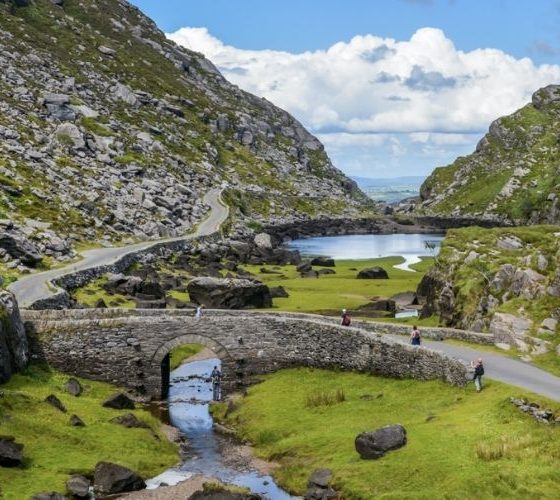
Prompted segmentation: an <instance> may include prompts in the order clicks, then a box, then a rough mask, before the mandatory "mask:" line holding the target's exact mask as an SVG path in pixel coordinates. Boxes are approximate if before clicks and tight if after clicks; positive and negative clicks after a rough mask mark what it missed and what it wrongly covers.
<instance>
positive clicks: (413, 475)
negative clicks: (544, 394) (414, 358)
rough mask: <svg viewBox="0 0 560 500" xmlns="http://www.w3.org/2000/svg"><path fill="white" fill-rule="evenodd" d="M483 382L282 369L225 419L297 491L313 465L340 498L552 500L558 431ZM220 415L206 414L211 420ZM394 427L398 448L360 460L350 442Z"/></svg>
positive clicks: (515, 392)
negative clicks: (403, 436)
mask: <svg viewBox="0 0 560 500" xmlns="http://www.w3.org/2000/svg"><path fill="white" fill-rule="evenodd" d="M485 383H486V384H487V385H486V387H485V389H484V390H483V391H482V392H481V393H480V394H477V393H476V392H475V391H474V387H473V386H472V385H470V386H468V387H467V388H466V389H461V388H456V387H451V386H449V385H446V384H444V383H442V382H439V381H430V382H417V381H412V380H392V379H384V378H380V377H372V376H369V375H362V374H356V373H333V372H332V371H324V370H312V369H290V370H284V371H281V372H277V373H276V374H273V375H270V376H268V377H266V379H265V381H264V382H263V383H262V384H259V385H256V386H253V387H251V388H250V389H249V392H248V395H247V396H246V397H245V398H240V399H239V402H238V405H239V406H238V409H237V410H236V411H235V412H234V413H232V414H230V415H229V416H228V417H227V418H226V419H225V421H226V423H227V424H229V425H232V426H234V427H236V428H237V429H238V430H239V433H240V435H241V438H242V439H248V440H250V441H251V442H252V443H254V445H255V447H256V452H257V454H258V455H259V456H261V457H264V458H266V459H269V460H274V461H277V462H279V463H280V464H281V467H280V468H279V469H277V470H276V471H275V472H274V476H275V478H276V479H277V480H278V481H279V483H280V484H281V485H282V486H283V487H285V488H287V489H289V490H290V491H291V492H294V493H298V494H302V493H303V492H304V491H305V488H306V482H307V478H308V476H309V474H310V473H311V472H312V471H313V470H314V469H315V468H318V467H328V468H331V469H332V470H333V472H334V487H335V489H337V490H338V491H340V492H341V493H342V495H343V497H344V498H345V499H369V498H392V499H397V498H398V499H402V498H426V499H427V498H447V499H454V498H461V499H463V498H528V497H534V498H558V491H560V468H558V460H559V459H560V428H559V427H558V426H547V425H543V424H538V423H537V422H535V421H534V420H533V419H531V418H530V417H528V416H527V415H525V414H523V413H521V412H519V410H517V409H516V408H515V407H514V406H513V405H512V404H511V403H509V397H510V396H520V395H522V393H521V391H520V390H519V389H516V388H512V387H510V386H507V385H504V384H500V383H498V382H494V381H485ZM337 392H338V393H339V394H340V393H342V394H343V398H341V397H338V398H337V397H336V394H337ZM321 395H323V396H326V397H320V396H321ZM365 395H368V398H364V397H363V396H365ZM329 399H330V402H331V403H332V404H330V405H317V404H316V403H317V402H318V401H321V400H329ZM340 399H344V400H343V401H342V402H338V401H340ZM532 400H533V401H535V400H537V401H541V402H544V401H543V400H542V399H540V398H538V397H536V396H534V399H532ZM310 403H312V404H310ZM550 406H551V408H552V409H553V410H556V412H558V411H559V409H560V405H559V404H558V403H556V404H550ZM224 409H225V404H222V405H221V406H219V407H217V408H215V411H214V413H215V414H216V415H217V416H218V418H219V416H220V415H222V416H223V414H224ZM222 420H223V418H222ZM394 423H401V424H403V425H404V426H405V427H406V429H407V433H408V444H407V445H406V446H405V447H403V448H401V449H400V450H397V451H393V452H389V453H388V454H387V455H386V456H385V457H383V458H382V459H380V460H362V459H360V458H359V455H358V454H357V453H356V451H355V450H354V438H355V437H356V435H357V434H358V433H360V432H362V431H367V430H374V429H376V428H378V427H381V426H383V425H388V424H394Z"/></svg>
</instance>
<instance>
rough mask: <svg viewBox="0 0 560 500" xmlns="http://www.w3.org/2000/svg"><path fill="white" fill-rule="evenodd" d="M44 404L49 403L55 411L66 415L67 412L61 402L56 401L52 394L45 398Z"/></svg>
mask: <svg viewBox="0 0 560 500" xmlns="http://www.w3.org/2000/svg"><path fill="white" fill-rule="evenodd" d="M45 402H46V403H49V404H50V405H51V406H52V407H54V408H56V409H57V410H60V411H61V412H62V413H66V411H67V410H66V407H65V406H64V404H62V401H60V399H58V398H57V397H56V396H55V395H54V394H49V395H48V396H47V397H46V398H45Z"/></svg>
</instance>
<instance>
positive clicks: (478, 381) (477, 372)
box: [471, 358, 484, 392]
mask: <svg viewBox="0 0 560 500" xmlns="http://www.w3.org/2000/svg"><path fill="white" fill-rule="evenodd" d="M471 367H472V368H474V376H473V380H474V385H475V387H476V392H480V391H481V390H482V375H484V365H483V364H482V358H478V359H477V361H476V362H474V361H471Z"/></svg>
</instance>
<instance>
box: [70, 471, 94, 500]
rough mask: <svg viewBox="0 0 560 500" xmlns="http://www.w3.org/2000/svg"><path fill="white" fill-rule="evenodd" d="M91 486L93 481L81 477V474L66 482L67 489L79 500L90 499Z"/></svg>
mask: <svg viewBox="0 0 560 500" xmlns="http://www.w3.org/2000/svg"><path fill="white" fill-rule="evenodd" d="M90 485H91V481H90V480H89V479H88V478H87V477H84V476H80V475H79V474H75V475H73V476H72V477H71V478H70V479H68V481H66V488H68V491H69V492H70V493H71V494H72V495H74V496H75V497H77V498H88V497H89V487H90Z"/></svg>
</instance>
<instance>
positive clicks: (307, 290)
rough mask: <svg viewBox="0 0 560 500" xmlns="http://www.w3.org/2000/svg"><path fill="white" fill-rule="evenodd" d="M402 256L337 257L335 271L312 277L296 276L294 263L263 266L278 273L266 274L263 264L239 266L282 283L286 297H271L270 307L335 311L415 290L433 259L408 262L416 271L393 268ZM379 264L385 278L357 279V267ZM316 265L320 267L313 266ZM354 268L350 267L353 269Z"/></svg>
mask: <svg viewBox="0 0 560 500" xmlns="http://www.w3.org/2000/svg"><path fill="white" fill-rule="evenodd" d="M401 262H403V258H402V257H385V258H380V259H366V260H337V261H336V267H334V268H331V269H334V271H335V272H336V274H328V275H322V276H320V277H319V278H318V279H316V278H300V277H299V273H298V272H297V271H296V267H295V266H281V267H279V268H277V267H275V266H264V267H266V268H267V269H269V270H274V271H277V272H279V273H281V274H266V273H261V272H260V271H259V270H260V268H262V267H263V266H243V267H244V269H246V270H247V271H250V272H251V273H254V274H255V275H256V276H257V277H258V279H259V280H261V281H263V282H264V283H266V284H267V285H268V286H280V285H281V286H283V287H284V288H285V289H286V290H287V292H288V293H289V294H290V296H289V297H288V298H277V299H274V309H279V310H282V311H291V312H311V313H327V314H338V313H339V311H340V310H341V309H342V308H348V309H354V308H356V307H359V306H361V305H364V304H367V303H368V302H369V301H370V300H371V299H375V298H376V297H384V298H388V297H390V296H392V295H394V294H396V293H399V292H405V291H415V290H416V287H417V285H418V283H419V282H420V280H421V279H422V276H423V275H424V272H425V271H426V270H427V269H428V268H429V267H430V266H431V264H432V263H433V259H432V258H423V259H422V262H420V263H418V264H416V265H414V266H412V267H413V268H414V269H416V270H417V271H418V272H414V273H413V272H410V271H401V270H400V269H395V268H393V266H394V265H395V264H400V263H401ZM372 266H381V267H383V268H384V269H385V270H386V271H387V273H388V274H389V279H386V280H359V279H356V275H357V274H358V271H359V270H361V269H364V268H366V267H372ZM316 269H320V268H318V267H317V268H316ZM353 269H354V270H353Z"/></svg>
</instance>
